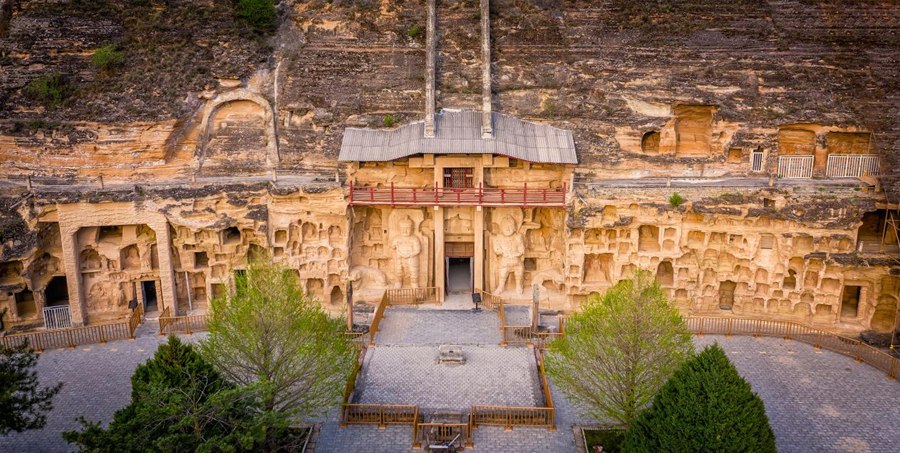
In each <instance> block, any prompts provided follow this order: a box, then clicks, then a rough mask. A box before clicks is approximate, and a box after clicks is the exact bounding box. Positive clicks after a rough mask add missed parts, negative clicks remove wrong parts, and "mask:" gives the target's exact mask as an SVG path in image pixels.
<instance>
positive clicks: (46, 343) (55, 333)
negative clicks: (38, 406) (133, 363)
mask: <svg viewBox="0 0 900 453" xmlns="http://www.w3.org/2000/svg"><path fill="white" fill-rule="evenodd" d="M137 325H140V322H138V323H137V324H133V321H132V320H129V321H121V322H114V323H107V324H95V325H91V326H82V327H72V328H68V329H56V330H42V331H37V332H28V333H18V334H13V335H6V336H4V337H0V344H2V345H4V346H7V347H15V346H18V345H20V344H22V343H23V342H24V341H28V344H29V345H30V346H31V347H32V348H33V349H34V350H35V351H43V350H46V349H59V348H74V347H76V346H84V345H88V344H97V343H106V342H107V341H110V340H125V339H133V338H134V330H135V329H136V328H137Z"/></svg>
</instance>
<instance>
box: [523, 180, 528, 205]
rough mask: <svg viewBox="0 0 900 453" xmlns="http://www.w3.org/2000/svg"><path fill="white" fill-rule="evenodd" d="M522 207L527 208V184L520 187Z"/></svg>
mask: <svg viewBox="0 0 900 453" xmlns="http://www.w3.org/2000/svg"><path fill="white" fill-rule="evenodd" d="M522 206H528V183H527V182H526V183H524V184H523V185H522Z"/></svg>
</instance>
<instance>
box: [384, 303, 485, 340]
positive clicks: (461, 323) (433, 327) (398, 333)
mask: <svg viewBox="0 0 900 453" xmlns="http://www.w3.org/2000/svg"><path fill="white" fill-rule="evenodd" d="M375 341H376V343H377V344H379V345H410V346H423V345H442V344H482V345H486V344H493V345H497V344H500V319H499V318H498V317H497V314H496V313H494V312H491V311H486V310H485V311H480V312H473V311H471V310H422V309H418V308H415V307H403V306H400V307H390V308H388V309H387V310H385V312H384V319H383V320H382V321H381V328H380V329H379V331H378V336H377V337H376V338H375Z"/></svg>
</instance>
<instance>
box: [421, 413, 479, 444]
mask: <svg viewBox="0 0 900 453" xmlns="http://www.w3.org/2000/svg"><path fill="white" fill-rule="evenodd" d="M469 420H470V422H469V423H416V424H415V426H413V445H412V447H413V448H422V449H428V447H429V445H431V444H435V443H440V442H450V441H452V440H453V439H456V436H459V444H460V445H462V446H463V448H465V447H472V446H473V442H472V424H471V417H470V418H469Z"/></svg>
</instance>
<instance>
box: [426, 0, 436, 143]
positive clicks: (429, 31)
mask: <svg viewBox="0 0 900 453" xmlns="http://www.w3.org/2000/svg"><path fill="white" fill-rule="evenodd" d="M436 1H437V0H428V25H427V27H426V30H425V138H434V103H435V101H434V65H435V61H434V60H435V57H436V55H435V51H434V48H435V42H434V41H435V39H437V36H436V30H435V28H436V27H437V20H436V17H435V16H436V14H437V11H436V9H435V2H436Z"/></svg>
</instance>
